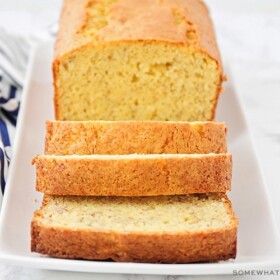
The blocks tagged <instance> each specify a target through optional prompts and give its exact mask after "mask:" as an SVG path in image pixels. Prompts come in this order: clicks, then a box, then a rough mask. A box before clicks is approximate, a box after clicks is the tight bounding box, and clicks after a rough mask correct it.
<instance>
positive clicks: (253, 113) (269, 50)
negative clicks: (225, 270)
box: [0, 0, 280, 280]
mask: <svg viewBox="0 0 280 280" xmlns="http://www.w3.org/2000/svg"><path fill="white" fill-rule="evenodd" d="M206 2H207V4H208V6H209V8H210V11H211V14H212V19H213V21H214V23H215V28H216V34H217V39H218V42H219V47H220V50H221V53H222V56H223V61H224V64H226V65H228V66H230V68H231V70H232V72H233V73H232V74H233V77H234V83H235V86H236V88H237V91H238V92H239V93H240V94H241V96H242V101H243V104H244V106H245V110H246V112H245V113H246V116H247V118H248V120H249V125H250V128H251V132H252V134H253V138H254V143H255V145H256V148H257V152H258V156H259V158H260V161H261V167H262V169H263V172H264V176H265V180H266V183H267V187H268V188H269V195H270V200H271V202H272V205H273V210H274V214H275V217H276V220H277V223H278V229H279V231H280V178H279V173H280V1H277V0H206ZM60 6H61V0H20V1H19V0H9V1H5V0H0V32H1V28H4V29H5V30H6V31H8V32H10V33H13V34H19V35H22V36H29V35H33V34H37V35H38V34H39V35H40V34H41V33H44V30H45V29H46V28H47V27H49V26H52V25H53V24H55V23H56V22H57V19H58V17H59V13H60ZM248 176H254V174H248ZM233 187H234V186H233ZM252 192H253V190H252ZM252 195H253V193H252ZM275 269H280V267H278V268H275ZM64 278H67V279H68V280H72V279H81V280H83V279H135V280H136V279H137V280H138V279H139V280H140V279H209V280H210V279H239V278H241V277H237V276H226V277H225V276H219V277H218V276H212V277H192V276H188V277H174V276H172V277H164V276H132V275H130V276H128V275H126V276H122V275H98V274H82V273H67V272H56V271H44V270H35V269H26V268H20V267H13V266H6V265H1V264H0V280H1V279H8V280H14V279H20V280H26V279H38V280H43V279H44V280H47V279H64ZM242 279H244V278H242ZM246 279H248V278H246ZM249 279H265V278H264V277H255V278H254V277H252V278H249ZM267 279H280V276H278V277H273V276H269V277H267Z"/></svg>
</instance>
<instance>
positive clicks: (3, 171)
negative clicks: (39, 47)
mask: <svg viewBox="0 0 280 280" xmlns="http://www.w3.org/2000/svg"><path fill="white" fill-rule="evenodd" d="M29 49H30V44H28V43H27V40H24V39H22V38H19V37H14V36H11V35H9V34H7V33H6V32H5V31H4V30H0V135H1V138H0V187H1V193H2V194H3V193H4V190H5V185H6V179H7V172H8V166H9V162H10V158H11V151H12V149H11V146H12V144H13V139H14V133H15V126H16V123H17V115H18V111H19V106H20V98H21V91H22V83H23V80H24V75H25V68H26V65H27V59H28V53H29Z"/></svg>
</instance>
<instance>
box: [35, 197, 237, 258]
mask: <svg viewBox="0 0 280 280" xmlns="http://www.w3.org/2000/svg"><path fill="white" fill-rule="evenodd" d="M237 223H238V222H237V218H236V217H235V215H234V213H233V211H232V208H231V203H230V201H229V200H228V198H227V197H226V195H223V194H203V195H187V196H157V197H83V196H79V197H77V196H64V197H63V196H45V198H44V202H43V205H42V207H41V209H40V210H39V211H37V212H36V213H35V215H34V218H33V220H32V224H31V236H32V239H31V250H32V251H33V252H38V253H41V254H47V255H49V256H52V257H57V258H71V259H72V258H73V259H74V258H76V259H89V260H107V259H111V260H114V261H120V262H151V263H154V262H163V263H187V262H201V261H207V262H208V261H218V260H227V259H230V258H235V256H236V236H237Z"/></svg>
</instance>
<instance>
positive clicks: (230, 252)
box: [31, 198, 238, 263]
mask: <svg viewBox="0 0 280 280" xmlns="http://www.w3.org/2000/svg"><path fill="white" fill-rule="evenodd" d="M45 203H47V198H45V201H44V204H45ZM225 203H226V204H228V206H229V214H230V215H231V217H232V223H231V225H230V226H229V227H225V228H223V229H220V230H209V231H204V232H203V231H202V232H193V233H190V232H185V233H182V232H181V233H179V232H178V233H172V234H171V233H129V232H113V231H112V232H102V231H95V230H77V229H76V230H74V229H71V228H67V227H66V228H59V227H52V226H45V225H43V224H41V223H40V221H38V218H40V215H42V214H41V212H40V210H39V211H37V212H36V213H35V216H34V218H33V220H32V224H31V237H32V238H31V251H32V252H37V253H41V254H47V255H49V256H52V257H57V258H79V259H89V260H107V259H112V260H114V261H119V262H149V263H188V262H202V261H207V262H209V261H218V260H227V259H230V258H235V256H236V240H237V226H238V221H237V218H236V217H235V215H234V213H233V212H232V208H231V203H230V201H229V200H228V199H227V198H226V199H225ZM42 207H43V206H42Z"/></svg>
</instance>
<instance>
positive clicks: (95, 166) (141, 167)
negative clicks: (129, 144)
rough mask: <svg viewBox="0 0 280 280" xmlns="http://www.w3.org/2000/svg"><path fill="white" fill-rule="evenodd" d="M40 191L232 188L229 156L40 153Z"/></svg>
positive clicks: (146, 192)
mask: <svg viewBox="0 0 280 280" xmlns="http://www.w3.org/2000/svg"><path fill="white" fill-rule="evenodd" d="M34 163H35V164H36V178H37V179H36V188H37V191H40V192H43V193H46V194H53V195H98V196H108V195H110V196H154V195H175V194H189V193H205V192H226V191H228V190H230V189H231V172H232V159H231V155H230V154H219V155H216V154H210V155H201V156H193V155H170V156H168V155H165V156H160V155H156V156H152V157H149V156H147V155H142V156H137V155H133V157H130V158H129V157H125V156H119V158H118V159H117V158H116V157H113V156H98V157H96V156H75V157H72V156H44V155H41V156H37V157H36V158H35V159H34V160H33V164H34Z"/></svg>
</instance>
